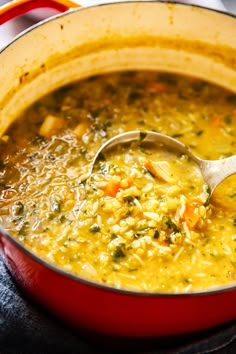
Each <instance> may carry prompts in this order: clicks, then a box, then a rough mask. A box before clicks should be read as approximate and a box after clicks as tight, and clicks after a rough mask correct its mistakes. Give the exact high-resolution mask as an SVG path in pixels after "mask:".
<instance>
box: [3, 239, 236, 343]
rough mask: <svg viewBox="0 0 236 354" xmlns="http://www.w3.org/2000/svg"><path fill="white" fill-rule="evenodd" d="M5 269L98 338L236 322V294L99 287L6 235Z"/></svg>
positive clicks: (61, 314) (58, 313)
mask: <svg viewBox="0 0 236 354" xmlns="http://www.w3.org/2000/svg"><path fill="white" fill-rule="evenodd" d="M1 248H2V252H3V256H4V259H5V262H6V264H7V266H8V267H9V269H10V271H11V273H12V274H13V276H14V277H15V279H16V280H17V282H18V284H19V285H20V287H21V288H23V289H24V290H25V291H26V292H27V293H28V294H30V295H31V296H32V297H33V298H34V299H35V300H37V301H39V302H40V303H42V304H43V305H44V306H45V307H46V308H47V309H48V310H50V311H51V312H52V313H54V314H55V315H56V316H59V317H60V318H62V319H63V320H64V321H66V322H67V323H69V324H70V325H72V326H73V327H76V328H82V329H83V330H88V331H92V332H95V333H98V334H106V335H111V336H114V335H115V336H123V337H124V336H128V337H153V336H167V335H176V334H183V333H190V332H194V331H199V330H203V329H207V328H210V327H214V326H217V325H219V324H222V323H225V322H227V321H230V320H233V319H235V318H236V308H235V306H234V303H235V297H236V290H235V289H234V290H232V289H231V290H226V291H218V292H211V293H202V294H193V295H158V294H157V295H150V294H149V295H148V294H139V293H130V292H125V291H119V290H114V289H109V288H106V287H103V286H97V285H94V284H91V283H88V282H84V281H80V280H79V279H76V278H73V277H71V276H66V275H65V274H63V273H61V272H60V271H57V270H55V269H53V268H51V267H50V266H48V265H46V264H43V263H42V262H39V261H37V260H36V259H34V257H32V256H31V255H30V254H29V253H28V252H26V251H24V250H23V249H20V247H18V246H17V245H16V244H15V242H14V241H12V240H10V239H9V237H8V236H4V235H3V234H2V239H1Z"/></svg>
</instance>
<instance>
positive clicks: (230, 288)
mask: <svg viewBox="0 0 236 354" xmlns="http://www.w3.org/2000/svg"><path fill="white" fill-rule="evenodd" d="M141 2H143V3H145V4H146V3H149V4H151V3H167V4H174V5H176V6H184V7H194V8H200V9H202V10H205V11H211V12H215V13H219V14H221V15H224V16H227V17H232V18H234V19H236V14H233V13H229V12H227V11H222V10H218V9H213V8H208V7H203V6H200V5H197V4H189V3H182V2H178V1H173V0H171V1H169V0H168V1H164V0H145V1H138V0H125V1H117V2H110V3H98V4H95V5H90V6H87V7H78V8H73V9H71V10H69V11H66V12H63V13H59V14H56V15H54V16H50V17H48V18H46V19H44V20H42V21H40V22H38V23H36V24H34V25H32V26H30V27H29V28H27V29H25V30H24V31H22V32H21V33H19V34H18V35H17V36H16V37H14V39H13V40H12V41H11V42H10V43H8V44H7V45H6V46H4V47H3V48H2V49H1V50H0V54H1V53H2V52H4V51H5V50H6V49H7V48H8V47H10V46H11V45H12V44H14V43H15V42H17V41H18V40H19V39H21V38H22V37H24V36H25V35H26V34H27V33H30V32H31V31H33V30H34V29H36V28H38V27H40V26H43V25H44V24H46V23H47V22H51V21H55V20H57V19H58V18H62V17H66V16H70V14H71V13H74V12H80V11H87V10H89V9H90V8H96V7H102V6H113V5H115V6H116V5H119V6H125V5H126V4H129V3H133V4H135V3H141ZM1 236H2V237H5V238H6V239H7V240H8V241H10V242H11V243H12V244H13V245H14V246H15V247H17V248H18V250H19V251H21V252H23V253H24V254H25V255H26V256H27V257H29V258H31V259H32V260H33V261H34V262H36V263H39V264H40V265H41V266H43V267H46V268H47V269H49V270H50V271H52V272H55V273H57V274H58V275H60V276H65V277H66V278H68V279H70V280H73V281H75V282H78V283H82V284H83V285H86V286H89V287H92V288H97V289H100V290H103V291H108V292H114V293H118V294H121V295H126V296H135V297H145V298H146V297H148V298H150V297H151V298H163V297H165V298H166V297H167V298H182V297H184V298H185V297H196V296H197V297H198V296H208V295H216V294H220V293H225V292H229V291H236V281H234V282H233V285H232V284H226V285H221V286H215V287H212V288H210V289H205V290H194V291H191V292H186V293H185V292H179V293H169V292H148V291H147V292H145V291H138V290H132V289H126V288H124V289H122V288H121V289H120V288H115V287H112V286H108V285H105V284H102V283H98V282H95V281H92V280H89V279H86V278H83V277H81V276H79V275H76V274H73V273H71V272H67V271H66V270H64V269H63V268H60V267H58V266H57V265H55V264H53V263H50V262H48V261H46V260H44V259H43V258H40V257H39V256H37V255H36V254H34V253H33V252H32V251H30V250H29V249H27V248H26V247H25V246H24V245H23V244H22V243H21V242H20V241H18V240H17V239H16V238H14V237H13V236H11V235H10V234H9V233H8V232H7V231H6V230H5V229H4V228H3V227H2V225H1V224H0V245H1V243H2V242H1ZM4 263H5V264H6V262H5V261H4Z"/></svg>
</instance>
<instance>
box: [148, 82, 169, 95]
mask: <svg viewBox="0 0 236 354" xmlns="http://www.w3.org/2000/svg"><path fill="white" fill-rule="evenodd" d="M146 89H147V91H148V92H150V93H162V92H165V91H166V89H167V86H166V85H165V84H163V83H161V82H156V81H150V82H148V83H147V86H146Z"/></svg>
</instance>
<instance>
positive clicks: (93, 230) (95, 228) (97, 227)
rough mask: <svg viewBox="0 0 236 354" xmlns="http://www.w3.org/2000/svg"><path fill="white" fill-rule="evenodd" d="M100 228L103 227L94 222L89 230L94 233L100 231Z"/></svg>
mask: <svg viewBox="0 0 236 354" xmlns="http://www.w3.org/2000/svg"><path fill="white" fill-rule="evenodd" d="M100 230H101V228H100V226H99V225H98V224H93V225H91V226H90V228H89V231H90V232H93V233H96V232H99V231H100Z"/></svg>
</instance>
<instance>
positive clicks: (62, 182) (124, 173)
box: [0, 72, 236, 293]
mask: <svg viewBox="0 0 236 354" xmlns="http://www.w3.org/2000/svg"><path fill="white" fill-rule="evenodd" d="M235 119H236V95H234V94H232V93H231V92H228V91H226V90H224V89H222V88H220V87H217V86H214V85H212V84H209V83H207V82H204V81H200V80H197V79H193V78H187V77H183V76H178V75H174V74H163V73H155V72H124V73H112V74H107V75H102V76H96V77H92V78H87V79H84V80H81V81H80V82H76V83H73V84H71V85H69V86H66V87H63V88H61V89H59V90H57V91H55V92H53V93H50V94H49V95H48V96H46V97H43V98H42V99H41V100H39V101H38V102H36V103H35V104H34V105H32V106H31V107H29V108H28V109H27V110H26V111H25V112H24V114H23V115H22V116H21V117H19V119H17V120H16V121H15V122H14V123H13V125H12V126H11V127H10V128H9V130H8V131H7V132H6V133H5V134H4V135H3V136H2V138H1V142H0V176H1V179H0V203H1V209H0V222H1V224H2V225H3V226H4V228H5V229H6V230H7V231H8V232H9V233H10V234H11V235H13V237H15V238H16V239H17V240H19V241H20V242H21V243H22V244H23V245H24V246H25V247H26V248H28V249H30V250H31V251H32V252H33V253H34V254H36V255H38V256H39V257H41V258H43V259H44V260H46V261H48V262H49V263H51V264H54V265H56V266H58V267H60V268H62V269H64V270H65V271H66V272H69V273H72V274H75V275H78V276H80V277H82V278H84V279H88V280H91V281H94V282H97V283H100V284H104V285H108V286H111V287H115V288H121V289H129V290H138V291H145V292H170V293H177V292H191V291H196V290H202V289H208V288H212V287H216V286H219V285H223V284H229V283H231V282H235V279H236V273H235V272H236V212H235V210H234V209H233V208H231V207H230V204H229V205H227V206H225V205H221V204H214V203H209V200H208V196H209V189H208V186H207V185H206V184H205V183H204V181H203V180H202V177H201V174H200V172H199V170H198V168H197V166H196V165H195V164H194V163H193V162H192V161H191V160H189V158H188V157H187V156H185V155H184V154H179V153H176V152H174V151H171V150H168V149H166V148H165V147H163V146H159V145H154V144H144V143H143V142H142V136H144V135H145V132H146V131H147V130H155V131H158V132H161V133H164V134H167V135H170V136H172V137H175V138H177V139H179V140H180V141H182V142H183V143H184V144H186V146H187V147H188V148H189V149H191V150H192V151H193V152H194V153H195V154H196V155H198V156H199V157H201V158H204V159H220V158H224V157H228V156H231V155H234V154H235V153H236V141H235V133H236V131H235ZM129 130H139V131H140V141H139V142H136V143H132V144H129V145H127V144H125V145H119V146H117V147H116V148H114V149H113V150H108V151H106V152H105V153H104V154H103V156H102V158H101V159H100V160H99V161H98V162H97V163H96V166H95V168H94V170H93V172H92V174H91V175H89V176H87V173H88V171H89V167H90V163H91V161H92V159H93V156H94V155H95V153H96V151H97V149H98V148H99V147H100V146H101V145H102V144H103V143H104V142H105V141H107V140H108V139H109V138H110V137H112V136H114V135H116V134H119V133H122V132H124V131H129ZM234 181H235V180H234ZM233 183H234V182H233ZM234 189H235V188H234ZM222 193H224V194H228V195H227V196H228V198H229V200H230V202H231V203H232V205H235V203H236V194H235V192H234V190H233V191H232V189H231V190H223V192H222Z"/></svg>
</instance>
